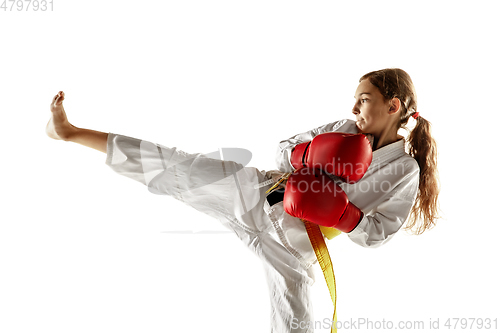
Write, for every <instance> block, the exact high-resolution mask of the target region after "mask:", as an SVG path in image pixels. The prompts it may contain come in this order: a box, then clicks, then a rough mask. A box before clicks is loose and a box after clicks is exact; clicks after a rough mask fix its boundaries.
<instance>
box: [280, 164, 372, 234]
mask: <svg viewBox="0 0 500 333" xmlns="http://www.w3.org/2000/svg"><path fill="white" fill-rule="evenodd" d="M283 207H284V209H285V211H286V212H287V213H288V214H290V215H292V216H295V217H298V218H300V219H304V220H307V221H309V222H312V223H315V224H319V225H322V226H325V227H333V228H335V229H338V230H340V231H343V232H350V231H352V230H353V229H354V228H355V227H356V226H357V225H358V223H359V222H360V221H361V219H362V218H363V212H362V211H361V210H360V209H359V208H358V207H356V206H355V205H353V204H352V203H350V202H349V199H348V198H347V195H346V194H345V192H344V191H343V190H342V188H341V187H340V186H338V185H337V184H336V183H335V182H334V181H332V180H331V179H330V178H329V177H328V176H327V175H326V174H324V173H323V172H322V171H321V170H319V169H312V168H301V169H299V170H296V171H295V172H294V173H292V174H291V175H290V177H289V178H288V180H287V182H286V186H285V195H284V197H283Z"/></svg>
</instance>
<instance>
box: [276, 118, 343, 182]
mask: <svg viewBox="0 0 500 333" xmlns="http://www.w3.org/2000/svg"><path fill="white" fill-rule="evenodd" d="M347 121H348V120H347V119H343V120H339V121H336V122H333V123H329V124H326V125H323V126H320V127H317V128H314V129H312V130H310V131H307V132H304V133H300V134H297V135H294V136H292V137H291V138H289V139H287V140H283V141H281V142H280V143H279V145H278V150H277V152H276V166H277V167H278V170H279V171H281V172H292V171H293V167H292V164H291V163H290V157H291V156H292V149H293V148H294V147H295V146H296V145H298V144H299V143H302V142H307V141H311V140H312V139H313V138H314V137H315V136H316V135H318V134H321V133H327V132H336V131H338V130H339V129H340V128H341V127H342V126H343V125H345V124H346V122H347Z"/></svg>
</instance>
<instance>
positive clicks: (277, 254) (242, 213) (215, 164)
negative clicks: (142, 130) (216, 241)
mask: <svg viewBox="0 0 500 333" xmlns="http://www.w3.org/2000/svg"><path fill="white" fill-rule="evenodd" d="M106 164H107V165H109V166H110V167H111V168H112V169H113V170H114V171H115V172H117V173H118V174H121V175H124V176H126V177H129V178H132V179H135V180H137V181H140V182H142V183H143V184H145V185H147V186H148V188H149V190H150V191H151V192H153V193H156V194H167V195H170V196H172V197H174V198H176V199H178V200H180V201H183V202H185V203H186V204H188V205H190V206H192V207H193V208H195V209H197V210H199V211H201V212H203V213H206V214H208V215H210V216H212V217H215V218H217V219H218V220H219V221H220V222H221V223H222V224H223V225H224V226H226V227H227V228H228V229H230V230H232V231H233V232H234V233H235V234H236V235H237V236H238V237H239V238H240V239H241V240H242V241H243V243H244V244H245V245H246V246H247V247H248V248H249V249H250V250H252V251H253V252H254V253H255V254H257V256H259V257H260V258H261V259H262V263H263V266H264V270H265V273H266V279H267V283H268V286H269V295H270V299H271V332H273V333H287V332H293V333H299V332H301V333H305V332H307V333H310V332H313V329H312V328H309V329H307V328H300V327H301V326H302V327H304V325H299V323H312V322H313V309H312V304H311V295H310V288H311V286H312V284H313V283H314V279H313V278H311V276H310V275H311V267H310V266H311V265H312V264H313V263H314V261H315V260H314V259H315V255H314V250H313V249H312V246H310V243H309V244H308V245H306V246H305V248H304V246H302V247H303V249H302V250H301V252H302V254H304V253H305V254H306V255H303V256H302V258H300V257H301V255H300V254H297V253H295V254H293V253H291V251H290V250H289V248H290V246H288V247H287V246H286V244H283V235H281V237H280V235H278V234H277V233H278V232H279V231H278V232H277V230H282V229H279V228H278V229H277V228H276V224H280V223H281V224H283V220H287V221H289V222H287V223H290V222H293V223H295V224H296V225H297V221H299V220H298V219H296V218H294V217H291V216H290V215H287V214H286V213H285V212H284V211H283V209H282V204H276V205H274V206H273V207H272V208H271V209H270V207H269V204H268V203H267V202H266V194H265V191H266V190H267V189H268V188H269V187H270V186H271V185H269V186H265V187H261V188H257V189H256V188H255V187H254V185H257V184H259V183H262V182H263V181H265V180H267V179H269V178H270V176H269V175H266V173H263V172H261V171H259V170H257V169H255V168H250V167H243V166H242V165H241V164H238V163H236V162H232V161H222V160H218V159H214V158H208V157H206V156H204V155H201V154H186V153H184V152H182V151H179V150H177V149H176V148H166V147H163V146H160V145H156V144H153V143H151V142H147V141H143V140H138V139H134V138H130V137H126V136H121V135H116V134H112V133H109V135H108V143H107V159H106ZM266 205H267V207H266V210H267V213H266V211H265V210H264V207H265V206H266ZM275 207H277V208H275ZM293 223H292V224H293ZM300 223H301V222H300ZM281 233H283V232H281ZM304 233H305V231H304V232H303V233H297V232H296V231H294V232H293V233H292V234H293V235H294V236H293V238H296V237H302V244H307V242H305V243H304V239H303V237H307V234H304ZM288 245H289V244H288ZM292 252H293V251H292ZM299 259H301V260H299ZM304 263H306V264H304Z"/></svg>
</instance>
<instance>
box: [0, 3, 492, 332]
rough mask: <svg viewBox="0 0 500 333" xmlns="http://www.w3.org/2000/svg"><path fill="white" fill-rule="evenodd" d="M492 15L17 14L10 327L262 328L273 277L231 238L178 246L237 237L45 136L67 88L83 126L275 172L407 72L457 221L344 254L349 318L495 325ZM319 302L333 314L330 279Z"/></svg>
mask: <svg viewBox="0 0 500 333" xmlns="http://www.w3.org/2000/svg"><path fill="white" fill-rule="evenodd" d="M496 3H497V1H474V2H473V4H472V2H469V1H467V2H465V1H433V2H425V1H418V2H417V1H411V2H410V1H406V2H403V1H356V2H350V1H276V0H268V1H234V0H233V1H219V0H212V1H187V0H186V1H140V2H139V1H95V0H94V1H62V0H59V1H58V0H54V3H53V11H45V12H41V11H38V12H34V11H33V10H31V9H29V10H28V11H26V10H25V9H24V10H23V11H17V10H16V7H14V8H13V9H12V10H10V6H11V3H7V7H8V8H7V10H5V11H4V10H0V31H1V39H0V40H1V42H0V48H1V49H0V50H1V52H0V60H1V63H0V65H1V67H0V68H1V69H0V110H1V112H2V118H1V121H2V130H1V131H0V135H1V142H2V157H1V166H0V167H1V174H2V200H1V210H0V219H1V220H0V332H6V333H14V332H23V333H27V332H30V333H31V332H42V331H44V332H49V331H50V332H52V333H55V332H148V333H153V332H199V331H210V332H212V331H217V332H235V331H236V332H268V331H269V311H270V309H269V299H268V297H269V296H268V294H267V285H266V282H265V278H264V274H263V272H262V269H261V264H260V262H259V260H258V259H257V257H256V256H254V255H253V254H252V253H251V252H250V251H248V250H247V249H246V248H245V247H244V246H243V245H242V244H240V243H239V241H238V239H237V238H236V237H235V236H234V235H232V234H228V233H218V234H203V233H201V234H191V233H184V234H183V233H180V234H175V233H168V231H184V230H195V231H199V230H209V231H224V229H223V228H222V227H221V226H219V225H218V222H217V221H215V220H213V219H212V218H210V217H207V216H205V215H203V214H201V213H198V212H196V211H192V210H191V209H189V208H187V207H184V205H183V204H182V203H179V202H177V201H175V200H174V199H171V198H168V197H163V196H155V195H153V194H151V193H149V192H148V191H147V189H146V188H145V187H143V186H142V185H141V184H139V183H135V182H133V181H131V180H128V179H126V178H124V177H121V176H118V175H116V174H115V173H113V171H112V170H111V169H109V168H108V167H107V166H106V165H105V164H104V161H105V155H104V154H102V153H100V152H98V151H94V150H91V149H88V148H85V147H82V146H78V145H76V144H74V143H68V142H57V141H54V140H51V139H49V138H48V137H47V136H46V135H45V125H46V123H47V121H48V119H49V116H50V114H49V104H50V102H51V99H52V97H53V96H54V95H55V94H56V93H57V92H58V91H59V90H63V91H64V92H65V93H66V101H65V104H64V105H65V108H66V111H67V113H68V116H69V119H70V121H71V122H72V123H73V124H75V125H76V126H79V127H86V128H92V129H95V130H99V131H104V132H113V133H119V134H124V135H128V136H132V137H138V138H141V139H145V140H149V141H153V142H157V143H160V144H163V145H166V146H176V147H179V148H180V149H182V150H184V151H187V152H211V151H214V150H216V149H217V148H219V147H241V148H246V149H248V150H250V151H251V152H252V153H253V159H252V161H251V162H250V166H255V167H258V168H259V169H263V170H269V169H273V168H275V166H274V154H275V151H276V147H277V144H278V142H279V141H280V140H283V139H286V138H288V137H290V136H292V135H294V134H297V133H300V132H304V131H307V130H309V129H311V128H313V127H316V126H320V125H323V124H325V123H328V122H332V121H334V120H338V119H342V118H353V115H352V114H351V109H352V105H353V102H354V98H353V95H354V91H355V90H356V87H357V84H358V79H359V77H360V76H362V75H363V74H365V73H367V72H369V71H372V70H377V69H381V68H386V67H399V68H402V69H404V70H406V71H407V72H408V73H409V74H410V75H411V77H412V79H413V81H414V83H415V86H416V89H417V93H418V99H419V109H418V110H419V111H420V114H421V115H422V116H423V117H425V118H426V119H428V120H430V121H431V122H432V123H433V135H434V137H435V139H436V140H437V142H438V145H439V146H438V148H439V154H440V155H439V171H440V176H441V185H442V192H441V196H440V202H441V208H442V215H443V217H444V218H443V219H442V220H440V221H439V223H438V225H437V226H436V227H435V228H434V229H433V230H431V231H429V232H426V233H425V234H424V235H422V236H418V237H417V236H410V235H408V234H406V233H405V232H403V231H402V232H400V233H399V234H398V235H397V236H396V237H395V238H394V239H393V240H391V241H390V242H389V243H388V244H386V245H385V246H383V247H381V248H379V249H375V250H372V249H365V248H362V247H360V246H358V245H356V244H354V243H352V242H351V241H350V240H349V239H348V238H347V237H346V236H342V237H339V238H338V239H336V240H335V241H332V242H331V243H330V253H331V255H332V257H333V264H334V268H335V273H336V276H337V292H338V318H339V321H350V320H353V321H355V320H358V318H365V319H368V320H371V321H373V322H376V321H379V322H382V320H385V321H392V322H394V323H397V322H399V321H401V320H403V321H406V320H408V321H412V322H413V321H423V322H424V323H425V325H426V326H425V327H428V325H429V320H430V319H432V320H437V319H440V327H441V329H440V330H434V331H436V332H437V331H440V332H450V331H453V330H449V329H446V327H444V324H445V321H446V319H447V318H449V317H458V318H479V317H480V318H495V316H496V317H497V318H498V314H499V313H500V311H499V310H500V305H499V297H500V293H499V287H498V281H499V278H500V276H499V273H498V269H497V266H498V254H499V246H498V237H499V235H500V227H499V222H500V221H499V218H498V213H497V208H498V203H497V198H498V185H499V184H498V181H497V179H496V177H497V176H496V172H497V170H498V165H496V164H495V163H496V162H495V160H496V159H497V157H495V155H496V154H498V143H497V128H498V122H499V120H500V117H499V112H500V108H499V100H498V93H499V88H500V87H499V84H498V82H499V81H498V80H499V77H500V70H499V64H498V61H499V59H500V52H499V47H498V32H499V31H500V24H499V23H498V22H499V21H498V9H497V8H496V7H497V6H496ZM314 304H315V314H316V319H317V320H323V319H327V320H328V319H329V318H330V316H331V314H332V306H331V303H330V300H329V297H328V292H327V288H326V284H325V283H324V281H323V278H322V276H321V271H320V270H319V267H317V278H316V284H315V286H314ZM498 320H500V318H499V319H498ZM497 325H500V323H498V322H497ZM361 328H363V327H361ZM365 328H366V327H365ZM317 331H318V332H327V331H328V330H326V329H319V330H317ZM342 331H345V332H347V331H353V332H364V330H363V329H359V328H358V329H357V330H354V329H352V330H342ZM372 331H373V330H372ZM407 331H410V330H407ZM457 331H465V330H457ZM469 331H471V332H472V331H474V330H469ZM479 331H480V332H484V331H488V330H484V329H483V330H479ZM489 331H492V330H489Z"/></svg>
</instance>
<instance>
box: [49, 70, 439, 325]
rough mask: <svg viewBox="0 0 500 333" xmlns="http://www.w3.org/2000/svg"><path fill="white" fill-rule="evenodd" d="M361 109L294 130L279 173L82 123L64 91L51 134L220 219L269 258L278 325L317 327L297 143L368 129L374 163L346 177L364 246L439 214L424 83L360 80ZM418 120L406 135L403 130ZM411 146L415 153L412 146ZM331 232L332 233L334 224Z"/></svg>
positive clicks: (392, 74) (387, 74) (386, 76)
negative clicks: (290, 209)
mask: <svg viewBox="0 0 500 333" xmlns="http://www.w3.org/2000/svg"><path fill="white" fill-rule="evenodd" d="M354 97H355V104H354V107H353V110H352V112H353V113H354V115H355V116H356V121H353V120H340V121H336V122H333V123H330V124H327V125H324V126H321V127H318V128H316V129H313V130H311V131H308V132H305V133H302V134H298V135H295V136H293V137H291V138H290V139H288V140H284V141H282V142H281V143H280V144H279V149H278V153H277V164H278V169H279V170H273V171H268V172H264V171H259V170H257V169H255V168H250V167H243V166H242V165H241V164H239V163H236V162H232V161H221V160H217V159H214V158H210V157H208V156H204V155H201V154H187V153H185V152H182V151H180V150H177V149H176V148H168V147H164V146H161V145H157V144H153V143H151V142H147V141H143V140H139V139H135V138H131V137H127V136H122V135H117V134H113V133H103V132H98V131H93V130H89V129H83V128H78V127H75V126H73V125H72V124H71V123H69V121H68V119H67V117H66V113H65V111H64V108H63V105H62V103H63V100H64V93H63V92H62V91H60V92H59V93H58V94H57V95H56V96H54V98H53V100H52V104H51V112H52V118H51V119H50V120H49V122H48V124H47V128H46V131H47V134H48V136H49V137H51V138H53V139H59V140H64V141H71V142H76V143H79V144H82V145H85V146H88V147H91V148H94V149H96V150H99V151H101V152H103V153H106V154H107V158H106V164H107V165H109V166H110V167H111V168H112V169H113V170H114V171H115V172H117V173H118V174H121V175H124V176H127V177H129V178H132V179H135V180H137V181H139V182H141V183H143V184H144V185H146V186H148V188H149V189H150V191H152V192H153V193H157V194H168V195H170V196H173V197H174V198H176V199H178V200H181V201H183V202H185V203H186V204H188V205H190V206H192V207H193V208H195V209H197V210H199V211H201V212H204V213H206V214H209V215H210V216H213V217H215V218H217V219H219V220H220V221H221V223H223V224H224V225H225V226H226V227H227V228H229V229H230V230H232V231H234V233H235V234H236V235H237V236H238V237H239V238H240V239H241V240H242V241H243V243H244V244H245V245H246V246H248V247H249V248H250V249H251V250H252V251H254V253H256V254H257V255H258V256H259V257H260V258H261V259H262V263H263V266H264V270H265V273H266V278H267V281H268V286H269V293H270V298H271V309H272V312H271V326H272V332H275V333H278V332H279V333H282V332H312V331H313V330H312V327H311V326H310V325H304V323H312V322H313V316H312V313H311V312H312V311H311V309H312V307H311V304H310V287H311V286H312V284H313V283H314V276H313V269H312V265H313V264H314V263H315V262H316V256H315V253H314V250H313V248H312V246H311V243H310V240H309V238H308V235H307V232H306V230H305V227H304V223H303V222H302V221H301V220H300V219H299V218H296V217H293V216H291V215H289V214H287V213H286V212H285V211H284V208H283V202H282V199H281V198H280V196H279V195H276V193H277V192H276V191H275V192H271V194H269V195H268V194H267V193H266V191H267V190H268V189H269V188H270V187H271V185H272V183H273V181H272V180H276V179H277V178H276V176H280V175H282V174H284V173H286V172H292V171H293V167H292V165H291V162H290V157H291V154H292V151H293V148H294V147H295V146H297V145H298V144H300V143H303V142H306V141H310V140H312V139H313V138H314V137H315V136H317V135H319V134H322V133H325V132H344V133H363V134H365V135H366V137H367V138H368V139H369V141H370V143H371V145H372V150H373V158H372V162H371V164H370V166H369V168H368V170H367V171H366V173H365V175H364V176H363V178H362V179H361V180H360V181H359V182H358V183H356V184H347V183H339V185H340V186H341V188H342V190H343V191H344V192H345V193H346V194H347V197H348V198H349V201H350V202H351V203H352V204H354V205H355V206H356V207H358V208H359V209H360V210H361V211H362V212H363V215H362V218H361V220H360V221H359V223H358V224H357V225H356V226H355V228H354V229H353V230H352V231H350V232H348V233H347V234H348V237H349V238H350V239H351V240H353V241H354V242H356V243H357V244H359V245H361V246H364V247H377V246H380V245H382V244H383V243H385V242H387V241H388V240H389V239H390V238H392V237H393V236H394V234H395V233H396V232H397V231H398V230H399V229H400V228H401V227H402V225H403V224H404V222H405V221H406V219H407V218H408V216H409V221H408V223H407V225H406V228H407V229H413V230H414V231H415V233H417V234H421V233H422V232H423V231H425V230H427V229H429V228H430V227H432V226H433V225H434V224H435V220H436V219H437V197H438V192H439V188H438V179H437V168H436V154H437V152H436V144H435V142H434V140H433V139H432V137H431V135H430V123H429V122H428V121H427V120H425V119H424V118H422V117H421V116H420V115H419V113H418V112H417V100H416V94H415V89H414V87H413V83H412V81H411V78H410V77H409V75H408V74H407V73H406V72H404V71H403V70H401V69H384V70H380V71H375V72H371V73H368V74H366V75H364V76H363V77H361V79H360V80H359V86H358V88H357V90H356V93H355V96H354ZM410 120H412V121H415V122H416V124H415V127H414V128H413V129H412V130H411V132H410V134H409V136H408V138H407V139H406V140H405V138H403V137H402V136H400V135H398V130H399V129H400V128H405V126H406V125H407V124H408V122H409V121H410ZM405 143H406V144H407V146H408V148H409V154H408V153H406V152H405ZM322 231H323V233H324V235H325V238H327V239H328V238H331V235H330V231H329V230H328V229H327V228H323V229H322Z"/></svg>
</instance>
